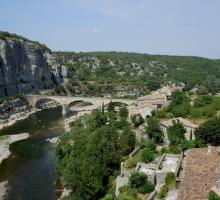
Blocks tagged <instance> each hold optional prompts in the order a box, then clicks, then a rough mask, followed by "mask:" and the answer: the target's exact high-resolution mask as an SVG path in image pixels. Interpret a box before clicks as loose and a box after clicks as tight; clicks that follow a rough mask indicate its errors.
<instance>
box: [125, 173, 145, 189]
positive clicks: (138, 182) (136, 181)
mask: <svg viewBox="0 0 220 200" xmlns="http://www.w3.org/2000/svg"><path fill="white" fill-rule="evenodd" d="M146 180H147V175H146V174H144V173H143V172H141V173H140V172H134V173H132V174H131V176H130V178H129V182H130V185H131V187H132V188H135V189H137V188H138V187H140V186H142V185H144V183H145V181H146Z"/></svg>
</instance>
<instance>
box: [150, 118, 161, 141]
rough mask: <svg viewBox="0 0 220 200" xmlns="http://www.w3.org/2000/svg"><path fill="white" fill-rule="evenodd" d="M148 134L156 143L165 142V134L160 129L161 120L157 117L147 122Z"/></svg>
mask: <svg viewBox="0 0 220 200" xmlns="http://www.w3.org/2000/svg"><path fill="white" fill-rule="evenodd" d="M146 132H147V133H148V135H149V136H150V138H151V139H153V140H154V141H155V142H156V143H161V142H163V132H162V130H161V129H160V124H159V120H158V119H157V118H156V117H150V118H149V119H148V120H147V127H146Z"/></svg>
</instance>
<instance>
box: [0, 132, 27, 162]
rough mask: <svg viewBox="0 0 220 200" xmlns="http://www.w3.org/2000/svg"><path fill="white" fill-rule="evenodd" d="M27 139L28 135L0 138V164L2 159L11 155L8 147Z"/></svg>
mask: <svg viewBox="0 0 220 200" xmlns="http://www.w3.org/2000/svg"><path fill="white" fill-rule="evenodd" d="M28 137H29V133H22V134H17V135H4V136H0V164H1V163H2V161H3V160H4V159H6V158H8V157H9V156H10V155H11V152H10V150H9V147H10V145H11V144H12V143H15V142H17V141H20V140H24V139H27V138H28Z"/></svg>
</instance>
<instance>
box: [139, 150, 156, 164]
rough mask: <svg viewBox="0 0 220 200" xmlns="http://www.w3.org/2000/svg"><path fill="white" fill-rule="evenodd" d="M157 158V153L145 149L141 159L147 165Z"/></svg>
mask: <svg viewBox="0 0 220 200" xmlns="http://www.w3.org/2000/svg"><path fill="white" fill-rule="evenodd" d="M154 156H155V152H154V151H152V150H149V149H147V148H145V149H144V150H143V151H142V153H141V159H142V160H143V161H144V162H145V163H149V162H151V161H152V160H153V159H154Z"/></svg>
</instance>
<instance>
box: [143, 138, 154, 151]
mask: <svg viewBox="0 0 220 200" xmlns="http://www.w3.org/2000/svg"><path fill="white" fill-rule="evenodd" d="M145 146H146V148H147V149H149V150H151V151H155V150H156V143H155V141H154V140H148V141H146V142H145Z"/></svg>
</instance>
